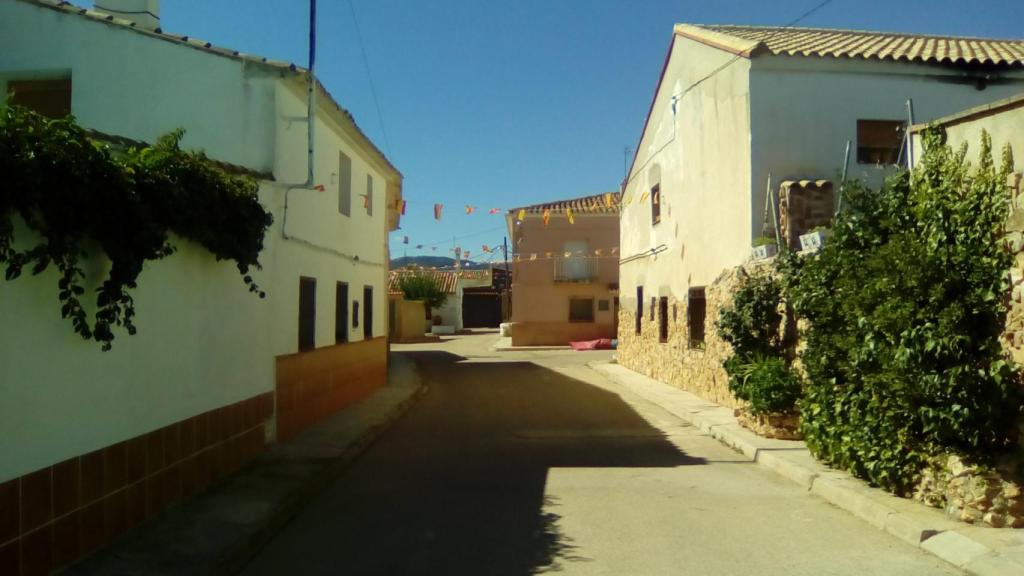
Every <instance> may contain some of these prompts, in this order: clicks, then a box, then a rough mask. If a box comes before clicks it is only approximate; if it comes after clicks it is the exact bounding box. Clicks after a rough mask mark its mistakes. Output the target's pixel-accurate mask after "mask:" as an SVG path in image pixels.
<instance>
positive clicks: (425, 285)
mask: <svg viewBox="0 0 1024 576" xmlns="http://www.w3.org/2000/svg"><path fill="white" fill-rule="evenodd" d="M398 289H399V290H401V291H402V295H403V296H404V297H405V299H406V300H422V301H423V305H424V306H425V307H426V311H425V313H426V315H427V318H429V317H430V309H431V308H440V307H441V306H444V303H445V302H446V301H447V300H448V294H446V293H445V291H444V290H443V289H442V288H441V281H440V279H438V277H437V276H436V275H434V274H430V273H429V272H424V271H416V272H409V273H404V274H402V275H401V276H399V278H398ZM437 319H438V320H440V316H438V317H437ZM436 324H440V322H436Z"/></svg>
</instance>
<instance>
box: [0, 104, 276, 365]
mask: <svg viewBox="0 0 1024 576" xmlns="http://www.w3.org/2000/svg"><path fill="white" fill-rule="evenodd" d="M183 135H184V131H183V130H175V131H174V132H171V133H169V134H166V135H164V136H162V137H161V138H160V139H159V140H158V142H157V144H156V145H154V146H152V147H146V148H142V149H134V148H133V149H128V150H125V151H122V152H119V153H118V152H115V151H114V150H112V149H111V148H110V147H109V146H108V145H106V144H104V143H102V142H99V141H97V140H94V139H92V138H90V137H89V135H88V134H87V133H86V132H85V130H83V129H82V128H81V127H79V126H78V125H77V124H76V123H75V121H74V119H73V118H70V117H69V118H64V119H58V120H48V119H46V118H43V117H42V116H39V115H38V114H35V113H33V112H31V111H28V110H25V109H22V108H18V107H15V106H8V107H6V108H2V109H0V171H2V173H3V174H4V175H5V185H4V186H3V187H2V188H0V265H6V269H5V272H4V275H5V278H6V279H7V280H8V281H10V280H14V279H16V278H18V277H19V276H20V275H21V272H22V270H23V269H24V267H25V266H31V270H32V273H33V274H41V273H43V272H44V271H45V270H47V269H48V268H49V267H50V266H51V265H55V266H56V267H57V268H58V270H59V272H60V280H59V281H58V289H59V294H58V296H59V299H60V302H61V316H62V317H63V318H69V319H70V320H71V323H72V326H73V328H74V330H75V332H77V333H78V334H80V335H81V336H82V337H83V338H86V339H94V340H96V341H98V342H100V343H101V344H102V346H103V349H104V350H109V349H110V348H111V346H112V344H111V343H112V342H113V340H114V328H115V327H121V328H123V329H124V330H125V331H126V332H127V333H128V334H129V335H131V334H135V333H136V327H135V325H134V322H133V319H134V316H135V306H134V300H133V299H132V297H131V291H132V290H134V289H135V288H136V287H137V281H138V277H139V274H141V272H142V269H143V267H144V264H145V262H147V261H152V260H159V259H161V258H165V257H167V256H169V255H170V254H171V253H173V251H174V248H173V247H172V246H171V245H170V244H169V236H170V234H171V233H174V234H177V235H179V236H181V237H184V238H187V239H189V240H192V241H195V242H197V243H198V244H200V245H202V246H204V247H205V248H206V249H207V250H209V251H210V252H211V253H212V254H213V255H214V256H216V257H217V259H219V260H223V259H229V260H234V261H235V262H236V263H237V264H238V268H239V272H240V273H241V275H242V276H243V282H244V283H245V284H246V285H247V286H248V288H249V291H250V292H255V293H258V294H259V295H260V296H261V297H262V296H263V293H262V292H261V291H259V289H258V287H257V286H256V284H255V283H254V281H253V279H252V276H251V275H249V274H248V271H249V270H250V269H251V268H254V267H255V268H257V269H258V268H259V254H260V252H261V251H262V249H263V238H264V235H265V233H266V230H267V228H269V226H270V224H271V222H272V218H271V216H270V214H268V213H267V212H266V211H265V210H264V209H263V207H262V205H260V203H259V200H258V198H257V195H256V192H257V189H258V185H257V184H256V182H254V181H252V180H250V179H247V178H240V177H236V176H231V175H228V174H226V173H224V172H223V171H221V170H220V169H218V168H217V167H216V166H215V165H214V164H213V163H212V162H211V161H209V160H208V159H207V158H206V157H205V156H204V155H203V154H202V153H199V152H187V151H182V150H181V149H180V147H179V144H180V142H181V139H182V137H183ZM14 216H18V217H20V219H21V220H23V221H24V222H25V224H26V225H27V226H28V227H29V229H31V230H33V231H34V232H35V233H36V234H38V235H39V237H40V241H39V243H38V244H37V245H36V246H33V247H31V248H29V249H27V250H24V251H19V250H15V249H14V248H12V246H13V240H14V227H13V226H12V224H11V221H12V218H13V217H14ZM86 245H88V246H92V247H98V248H99V251H101V252H102V253H103V254H104V255H106V257H107V258H108V259H109V260H110V262H111V266H110V272H109V273H108V276H107V278H106V279H105V280H104V281H103V282H102V283H101V285H100V287H99V288H98V289H97V291H96V303H95V312H94V314H93V319H92V322H91V323H90V320H89V314H88V312H87V311H86V309H85V307H84V306H83V305H82V303H81V302H80V297H81V296H83V295H84V294H85V288H84V286H83V285H82V282H83V281H84V280H85V275H84V273H83V272H82V270H81V269H80V267H79V263H80V262H82V261H84V260H85V259H86V258H88V257H89V255H88V254H87V252H86V250H85V248H84V247H85V246H86Z"/></svg>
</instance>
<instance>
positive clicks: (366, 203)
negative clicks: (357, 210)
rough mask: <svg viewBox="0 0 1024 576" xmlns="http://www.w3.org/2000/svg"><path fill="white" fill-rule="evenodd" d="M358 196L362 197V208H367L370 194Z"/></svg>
mask: <svg viewBox="0 0 1024 576" xmlns="http://www.w3.org/2000/svg"><path fill="white" fill-rule="evenodd" d="M360 196H362V197H363V208H369V207H370V194H369V193H367V194H360Z"/></svg>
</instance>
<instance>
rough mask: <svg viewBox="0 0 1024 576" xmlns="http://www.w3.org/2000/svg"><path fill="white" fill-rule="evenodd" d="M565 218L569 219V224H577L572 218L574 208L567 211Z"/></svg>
mask: <svg viewBox="0 0 1024 576" xmlns="http://www.w3.org/2000/svg"><path fill="white" fill-rule="evenodd" d="M565 217H566V218H568V219H569V224H575V223H576V219H575V218H573V217H572V208H566V209H565Z"/></svg>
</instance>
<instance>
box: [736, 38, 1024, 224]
mask: <svg viewBox="0 0 1024 576" xmlns="http://www.w3.org/2000/svg"><path fill="white" fill-rule="evenodd" d="M752 62H753V67H752V69H751V71H750V90H751V94H752V97H751V112H750V116H751V137H750V141H751V145H750V146H751V159H752V169H753V181H752V187H753V188H752V191H753V195H752V207H753V208H754V209H753V210H752V214H751V216H752V219H751V221H750V226H751V235H752V236H751V238H753V237H757V236H759V235H760V232H761V220H762V216H763V211H764V194H765V188H766V184H767V179H768V173H769V172H771V175H772V182H773V188H775V190H776V191H777V190H778V185H779V183H780V182H782V181H783V180H802V179H828V180H833V181H838V180H839V174H841V173H842V168H843V155H844V152H845V149H846V141H847V140H849V141H850V142H851V151H850V164H849V172H848V178H851V179H861V180H863V181H865V182H866V183H868V184H869V185H871V186H875V187H877V186H879V185H881V184H882V180H883V179H884V178H885V177H886V176H887V175H888V174H890V173H891V171H892V169H891V168H882V167H878V166H874V165H869V164H858V163H857V120H901V121H906V120H907V107H906V102H907V100H908V99H911V100H913V103H914V121H915V122H927V121H929V120H933V119H935V118H938V117H940V116H944V115H947V114H952V113H954V112H958V111H960V110H963V109H965V108H969V107H972V106H977V105H979V104H983V103H986V102H991V101H993V100H998V99H1001V98H1006V97H1007V96H1010V95H1013V94H1017V93H1019V92H1021V91H1022V90H1024V73H1021V72H1016V73H1012V74H1007V75H1006V80H1007V81H1006V82H1005V83H998V84H997V83H993V84H991V85H989V86H988V87H986V88H985V89H984V90H978V89H976V87H975V86H974V84H973V83H963V82H954V81H953V80H954V79H955V78H957V77H960V76H962V74H963V71H961V70H948V69H943V68H938V67H933V66H925V65H921V64H908V63H897V62H877V61H861V60H848V59H827V58H799V57H784V56H759V57H756V58H754V59H753V61H752Z"/></svg>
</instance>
